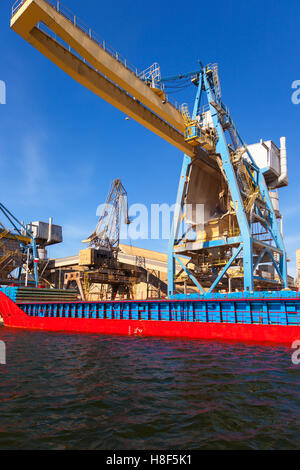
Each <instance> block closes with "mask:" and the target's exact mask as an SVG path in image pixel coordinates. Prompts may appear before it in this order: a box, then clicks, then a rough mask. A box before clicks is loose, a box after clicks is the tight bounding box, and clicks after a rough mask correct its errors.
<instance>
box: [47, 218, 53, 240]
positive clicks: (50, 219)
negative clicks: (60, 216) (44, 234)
mask: <svg viewBox="0 0 300 470" xmlns="http://www.w3.org/2000/svg"><path fill="white" fill-rule="evenodd" d="M52 222H53V218H52V217H49V229H48V240H47V241H46V245H48V244H49V243H51V241H52Z"/></svg>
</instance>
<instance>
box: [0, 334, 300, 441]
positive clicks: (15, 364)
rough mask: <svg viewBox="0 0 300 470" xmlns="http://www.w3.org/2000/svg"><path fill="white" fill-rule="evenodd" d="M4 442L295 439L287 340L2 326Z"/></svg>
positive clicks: (295, 390) (299, 417)
mask: <svg viewBox="0 0 300 470" xmlns="http://www.w3.org/2000/svg"><path fill="white" fill-rule="evenodd" d="M0 340H2V341H5V343H6V346H7V364H6V365H0V449H116V450H120V449H189V450H190V449H274V448H275V449H295V448H299V447H300V433H299V422H300V401H299V385H300V381H299V375H300V366H295V365H292V363H291V350H290V349H289V348H287V347H284V346H262V345H253V344H252V345H249V344H248V345H245V344H238V343H220V342H216V343H214V342H204V341H190V340H175V339H167V340H166V339H149V338H132V337H121V336H120V337H119V336H100V335H82V334H65V333H47V332H32V331H18V330H9V329H6V328H0Z"/></svg>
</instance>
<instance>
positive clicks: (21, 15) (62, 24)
mask: <svg viewBox="0 0 300 470" xmlns="http://www.w3.org/2000/svg"><path fill="white" fill-rule="evenodd" d="M40 21H41V22H43V23H44V24H46V25H47V26H48V27H49V28H50V29H51V30H52V31H53V32H54V33H55V34H57V35H58V36H59V37H60V38H61V39H63V41H65V42H66V43H67V44H68V45H70V46H71V47H72V48H73V49H75V51H76V52H77V53H78V54H79V55H80V56H81V57H83V58H84V59H85V60H86V61H87V62H89V63H90V64H92V66H93V67H95V68H96V69H97V70H99V71H100V72H101V73H102V74H103V75H105V76H106V77H107V78H109V80H111V81H112V82H113V83H115V84H116V85H117V86H118V87H120V88H122V89H123V90H125V91H126V92H128V93H130V94H131V95H132V96H133V97H135V99H137V100H139V101H140V102H141V103H142V104H143V105H144V106H145V107H147V108H148V109H151V110H152V111H153V112H154V113H155V114H157V115H158V116H159V117H160V118H161V119H163V120H165V121H166V122H167V123H169V124H170V125H171V126H173V127H174V128H175V129H177V130H178V131H179V132H181V133H183V132H184V130H185V123H184V119H183V116H182V114H181V113H180V111H179V110H178V109H176V108H175V107H174V106H172V105H171V104H170V103H168V102H166V103H163V101H162V99H161V97H159V96H158V95H157V94H156V93H155V92H154V91H153V90H152V89H151V88H150V87H148V86H147V85H146V83H145V82H144V81H142V80H141V79H139V78H138V77H137V76H136V75H135V74H134V73H133V72H131V71H130V70H129V69H127V68H126V67H125V66H124V65H123V64H122V63H120V62H119V61H118V60H117V59H116V58H114V57H112V56H111V55H110V54H109V53H108V52H106V51H105V50H104V48H102V47H101V46H99V45H98V44H97V43H96V42H95V41H93V40H92V39H91V38H90V37H89V36H88V35H87V34H85V33H84V32H83V31H82V30H81V29H79V28H78V27H76V25H74V24H72V23H71V22H70V21H69V20H68V19H66V18H65V17H64V16H63V15H62V14H60V13H59V12H57V11H56V10H55V9H54V8H53V7H51V6H50V5H49V4H48V3H47V2H46V1H45V0H27V1H26V2H25V3H24V4H23V5H22V7H21V8H20V9H19V10H18V11H17V12H16V14H15V15H14V16H13V17H12V20H11V28H12V29H13V30H14V31H16V32H17V33H18V34H19V35H20V36H22V37H23V38H24V39H25V40H26V41H28V42H30V43H31V44H32V45H34V46H35V47H36V45H37V43H36V39H37V37H36V35H35V40H32V39H33V32H34V33H36V30H35V29H34V27H35V26H36V25H37V23H38V22H40ZM38 49H39V50H40V51H41V52H42V50H41V48H38ZM43 53H45V55H46V56H47V57H48V58H50V59H51V56H50V55H48V54H47V51H45V50H44V52H43ZM51 60H52V59H51ZM59 66H60V68H62V69H63V70H64V71H65V72H67V73H69V72H68V70H66V68H67V66H65V65H64V63H61V64H60V65H59Z"/></svg>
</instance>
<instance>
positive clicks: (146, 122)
mask: <svg viewBox="0 0 300 470" xmlns="http://www.w3.org/2000/svg"><path fill="white" fill-rule="evenodd" d="M30 43H31V44H32V45H33V46H34V47H35V48H36V49H38V50H39V51H40V52H41V53H42V54H44V55H45V56H46V57H48V58H49V59H50V60H51V61H52V62H54V63H55V64H56V65H57V66H58V67H60V68H62V69H63V70H64V71H65V72H66V73H67V74H68V75H70V76H71V77H72V78H74V79H75V80H76V81H77V82H79V83H80V84H81V85H83V86H84V87H86V88H88V89H89V90H91V91H93V92H94V93H95V94H96V95H98V96H100V97H101V98H103V99H104V100H105V101H107V102H108V103H110V104H112V105H113V106H115V107H116V108H118V109H120V110H121V111H123V112H124V113H125V114H126V115H128V116H130V117H131V118H133V119H134V120H135V121H137V122H139V123H140V124H142V125H143V126H145V127H147V128H148V129H149V130H151V131H152V132H154V133H155V134H157V135H159V136H160V137H162V138H163V139H164V140H166V141H168V142H169V143H171V144H172V145H174V146H175V147H177V148H178V149H179V150H181V151H182V152H184V153H186V154H188V155H190V156H191V157H193V156H195V148H194V147H192V146H190V145H189V144H187V143H186V142H185V139H184V136H183V134H181V133H180V132H178V131H177V130H176V129H174V128H173V127H172V126H170V125H169V124H168V123H167V122H165V121H163V120H162V119H161V118H160V117H158V116H157V115H156V114H154V113H153V112H152V111H151V110H149V109H148V108H145V106H143V105H142V104H141V103H139V102H138V101H137V100H136V99H134V98H133V97H132V96H130V95H128V94H127V93H126V92H124V90H122V89H120V88H119V87H118V86H117V85H115V84H114V83H112V82H111V81H110V80H108V79H107V78H106V77H104V76H103V75H100V74H99V73H97V72H96V71H95V70H93V69H92V68H91V67H89V66H88V65H87V64H85V63H84V62H82V60H80V59H79V58H77V57H76V56H75V55H74V54H72V53H71V52H69V51H68V50H67V49H65V48H64V47H63V46H61V45H60V44H58V43H57V42H56V41H55V40H54V39H52V38H50V37H49V36H48V35H47V34H45V33H43V32H42V31H40V30H39V29H37V28H35V27H34V28H33V29H32V30H31V33H30Z"/></svg>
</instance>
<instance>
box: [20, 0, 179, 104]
mask: <svg viewBox="0 0 300 470" xmlns="http://www.w3.org/2000/svg"><path fill="white" fill-rule="evenodd" d="M44 1H45V2H46V3H48V4H49V5H50V6H51V7H52V8H53V9H54V10H56V11H57V12H58V13H60V14H61V15H62V16H64V18H66V19H67V20H68V21H70V23H72V24H73V25H74V26H76V27H77V28H78V29H80V30H81V31H82V32H83V33H84V34H86V35H87V36H88V37H89V38H90V39H92V40H93V41H94V42H95V43H96V44H97V45H98V46H100V47H101V48H102V49H103V50H104V51H105V52H107V53H108V54H109V55H110V56H112V57H113V58H114V59H116V60H117V61H118V62H120V63H121V64H122V65H123V66H124V67H125V68H126V69H128V70H129V71H130V72H132V73H133V74H134V75H135V76H136V77H137V78H139V79H140V80H141V81H144V80H143V78H144V77H143V74H144V73H145V71H144V72H140V71H139V70H138V69H137V67H135V66H134V65H133V64H131V63H130V62H129V61H128V60H127V59H126V58H125V57H124V56H122V54H120V53H119V52H118V51H116V50H115V49H113V48H112V47H111V46H110V45H109V44H107V42H106V41H105V40H104V39H102V38H101V37H100V36H99V35H98V34H97V33H95V31H93V30H92V29H91V28H90V27H89V26H88V25H87V24H86V23H84V21H82V20H81V19H80V18H78V17H77V16H76V15H75V14H74V13H72V12H71V10H69V9H68V8H67V7H65V6H64V5H63V4H62V2H61V1H58V0H44ZM25 2H26V0H17V1H16V2H15V3H14V4H13V6H12V16H14V15H15V14H16V13H17V11H18V10H19V9H20V8H21V6H22V5H23V4H24V3H25ZM54 35H55V33H54ZM55 39H56V38H55ZM69 50H70V51H71V48H70V47H69ZM72 52H74V49H72ZM75 52H76V51H75ZM76 55H77V56H78V53H76ZM79 57H80V56H79ZM80 58H81V59H82V60H83V61H84V62H85V63H86V61H85V60H84V59H83V58H82V57H80ZM151 67H153V66H151ZM151 67H149V68H148V69H146V70H150V68H151ZM93 68H94V67H93ZM166 100H167V101H168V102H169V103H170V104H171V105H172V106H174V107H175V108H176V109H177V110H178V111H180V105H179V104H178V103H177V101H175V100H172V99H170V98H168V97H166Z"/></svg>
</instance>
